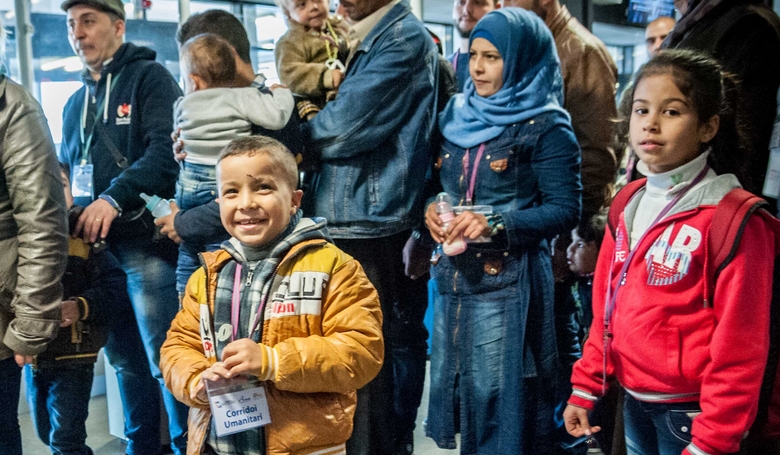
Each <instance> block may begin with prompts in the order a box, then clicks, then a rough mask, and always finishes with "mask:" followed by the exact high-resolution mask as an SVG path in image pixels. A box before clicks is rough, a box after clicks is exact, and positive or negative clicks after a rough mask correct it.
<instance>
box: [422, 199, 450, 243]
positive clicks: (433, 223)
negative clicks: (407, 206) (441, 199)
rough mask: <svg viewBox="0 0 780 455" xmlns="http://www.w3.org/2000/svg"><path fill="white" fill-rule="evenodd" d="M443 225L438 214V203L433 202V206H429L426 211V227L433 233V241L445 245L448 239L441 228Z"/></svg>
mask: <svg viewBox="0 0 780 455" xmlns="http://www.w3.org/2000/svg"><path fill="white" fill-rule="evenodd" d="M442 224H443V223H442V221H441V218H439V214H438V213H436V203H435V202H432V203H431V205H429V206H428V210H426V211H425V226H427V227H428V230H429V231H430V232H431V237H433V240H434V241H435V242H436V243H444V240H445V238H446V234H445V233H444V229H442V228H441V226H442Z"/></svg>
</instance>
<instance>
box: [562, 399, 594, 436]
mask: <svg viewBox="0 0 780 455" xmlns="http://www.w3.org/2000/svg"><path fill="white" fill-rule="evenodd" d="M563 424H564V425H565V426H566V431H568V432H569V434H570V435H572V436H574V437H575V438H579V437H582V436H590V435H591V434H593V433H598V432H599V431H601V427H591V426H590V423H589V422H588V410H587V409H585V408H581V407H579V406H574V405H571V404H570V405H567V406H566V409H565V410H564V411H563Z"/></svg>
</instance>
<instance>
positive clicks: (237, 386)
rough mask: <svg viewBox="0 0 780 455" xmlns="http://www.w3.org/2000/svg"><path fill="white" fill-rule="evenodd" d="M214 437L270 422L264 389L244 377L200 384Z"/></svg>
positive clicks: (258, 383) (255, 381)
mask: <svg viewBox="0 0 780 455" xmlns="http://www.w3.org/2000/svg"><path fill="white" fill-rule="evenodd" d="M204 382H205V383H206V393H208V396H209V405H210V406H211V415H212V416H214V425H215V427H214V429H215V430H216V433H217V436H225V435H228V434H233V433H240V432H242V431H246V430H250V429H252V428H258V427H262V426H265V425H268V424H269V423H271V415H270V414H269V413H268V399H267V398H266V396H265V387H263V386H262V385H261V384H260V381H257V380H251V379H249V378H247V377H244V376H239V377H237V378H231V379H221V380H219V381H215V382H212V381H204Z"/></svg>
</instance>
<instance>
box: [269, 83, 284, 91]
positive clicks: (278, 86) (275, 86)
mask: <svg viewBox="0 0 780 455" xmlns="http://www.w3.org/2000/svg"><path fill="white" fill-rule="evenodd" d="M278 88H287V86H286V85H282V84H272V85H271V87H270V90H271V91H273V90H276V89H278Z"/></svg>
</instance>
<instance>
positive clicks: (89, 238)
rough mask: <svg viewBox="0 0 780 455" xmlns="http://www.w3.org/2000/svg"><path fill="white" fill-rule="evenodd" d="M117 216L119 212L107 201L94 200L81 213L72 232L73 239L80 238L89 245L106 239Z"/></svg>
mask: <svg viewBox="0 0 780 455" xmlns="http://www.w3.org/2000/svg"><path fill="white" fill-rule="evenodd" d="M117 216H119V212H118V211H117V209H115V208H114V207H113V206H111V204H109V203H108V201H106V200H105V199H95V200H94V201H93V202H92V203H91V204H89V205H88V206H87V207H86V208H85V209H84V211H83V212H81V216H79V220H78V222H77V223H76V228H75V229H74V230H73V237H74V238H75V237H79V236H81V237H82V238H83V239H84V241H86V242H89V243H95V242H96V241H97V240H98V239H104V238H106V237H108V230H109V229H110V228H111V223H113V222H114V219H115V218H116V217H117Z"/></svg>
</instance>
